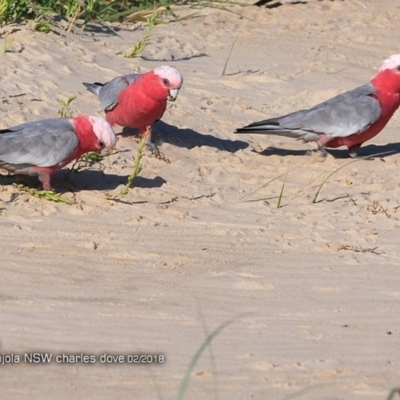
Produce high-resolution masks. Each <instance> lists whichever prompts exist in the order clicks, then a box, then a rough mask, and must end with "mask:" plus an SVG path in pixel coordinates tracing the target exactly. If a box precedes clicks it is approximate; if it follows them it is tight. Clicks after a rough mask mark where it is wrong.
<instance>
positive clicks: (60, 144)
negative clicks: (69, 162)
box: [0, 118, 79, 168]
mask: <svg viewBox="0 0 400 400" xmlns="http://www.w3.org/2000/svg"><path fill="white" fill-rule="evenodd" d="M78 144H79V139H78V137H77V135H76V134H75V131H74V127H73V125H72V122H71V121H70V120H69V119H60V118H54V119H48V120H41V121H35V122H29V123H25V124H21V125H17V126H14V127H11V128H8V129H2V130H0V164H1V165H3V166H7V165H11V166H14V167H15V166H17V165H18V166H19V168H20V167H21V166H24V165H25V166H30V165H36V166H40V167H51V166H55V165H58V164H61V163H63V162H64V161H65V160H66V159H68V158H69V157H70V156H71V155H72V153H73V152H74V151H75V149H76V147H77V146H78Z"/></svg>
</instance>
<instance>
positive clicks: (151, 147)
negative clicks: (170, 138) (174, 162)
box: [146, 139, 171, 164]
mask: <svg viewBox="0 0 400 400" xmlns="http://www.w3.org/2000/svg"><path fill="white" fill-rule="evenodd" d="M146 147H147V149H148V150H150V151H151V153H152V154H153V155H154V156H155V157H156V158H158V159H159V160H163V161H165V162H167V163H168V164H169V163H170V162H171V161H169V160H168V158H166V157H165V156H164V154H163V153H161V151H160V150H159V148H158V147H157V145H156V144H155V143H153V142H152V141H151V140H149V139H148V140H146Z"/></svg>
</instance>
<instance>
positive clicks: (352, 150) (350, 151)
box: [349, 144, 361, 158]
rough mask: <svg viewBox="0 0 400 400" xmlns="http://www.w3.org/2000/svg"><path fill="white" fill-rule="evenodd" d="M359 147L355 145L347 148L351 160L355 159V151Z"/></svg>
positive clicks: (359, 145)
mask: <svg viewBox="0 0 400 400" xmlns="http://www.w3.org/2000/svg"><path fill="white" fill-rule="evenodd" d="M360 147H361V144H356V145H354V146H351V147H349V156H350V157H351V158H357V157H358V154H357V150H358V149H359V148H360Z"/></svg>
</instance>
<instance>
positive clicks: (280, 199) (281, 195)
mask: <svg viewBox="0 0 400 400" xmlns="http://www.w3.org/2000/svg"><path fill="white" fill-rule="evenodd" d="M286 178H287V174H286V175H285V180H284V181H283V184H282V189H281V193H280V194H279V199H278V204H277V205H276V208H282V197H283V190H284V189H285V184H286Z"/></svg>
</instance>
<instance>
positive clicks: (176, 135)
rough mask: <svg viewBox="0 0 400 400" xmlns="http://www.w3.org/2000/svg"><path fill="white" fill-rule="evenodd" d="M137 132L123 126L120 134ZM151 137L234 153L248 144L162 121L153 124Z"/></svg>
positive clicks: (156, 140)
mask: <svg viewBox="0 0 400 400" xmlns="http://www.w3.org/2000/svg"><path fill="white" fill-rule="evenodd" d="M135 134H137V130H134V129H132V128H123V130H122V136H132V135H135ZM152 138H153V140H154V142H155V143H156V144H160V143H163V142H165V143H169V144H172V145H174V146H177V147H184V148H186V149H189V150H190V149H193V148H194V147H202V146H207V147H214V148H215V149H218V150H221V151H227V152H229V153H236V152H237V151H239V150H243V149H245V148H247V147H248V146H249V144H248V143H247V142H244V141H242V140H231V139H220V138H217V137H215V136H213V135H207V134H202V133H199V132H196V131H195V130H193V129H190V128H183V129H180V128H177V127H176V126H173V125H169V124H167V123H165V122H163V121H158V122H157V123H156V124H155V129H154V131H153V135H152Z"/></svg>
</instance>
